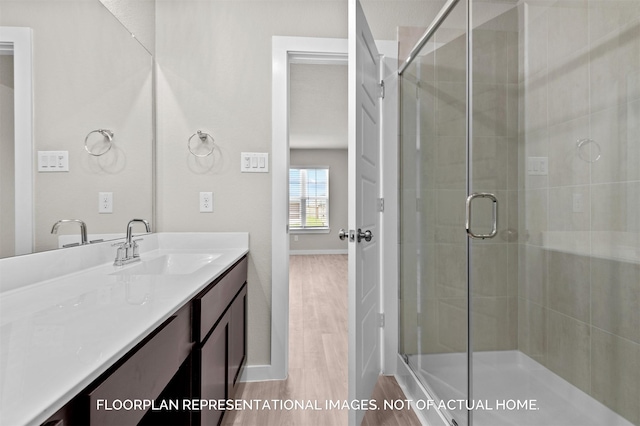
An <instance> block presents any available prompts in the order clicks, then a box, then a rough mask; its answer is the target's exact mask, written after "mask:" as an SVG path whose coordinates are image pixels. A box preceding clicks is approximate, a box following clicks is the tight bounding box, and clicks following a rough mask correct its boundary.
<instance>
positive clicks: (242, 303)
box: [227, 285, 247, 398]
mask: <svg viewBox="0 0 640 426" xmlns="http://www.w3.org/2000/svg"><path fill="white" fill-rule="evenodd" d="M246 312H247V286H246V285H245V286H243V287H242V290H240V293H238V295H237V296H236V298H235V300H234V301H233V303H232V304H231V316H230V319H229V374H228V379H227V380H228V385H229V397H230V398H232V397H233V395H234V394H235V389H236V387H237V383H238V379H239V378H240V374H241V373H242V368H241V367H242V365H244V360H245V357H246V354H247V332H246V331H247V328H246V327H247V324H246V320H245V319H246Z"/></svg>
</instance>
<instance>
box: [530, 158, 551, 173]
mask: <svg viewBox="0 0 640 426" xmlns="http://www.w3.org/2000/svg"><path fill="white" fill-rule="evenodd" d="M548 173H549V159H548V158H547V157H529V158H528V159H527V174H528V175H530V176H546V175H547V174H548Z"/></svg>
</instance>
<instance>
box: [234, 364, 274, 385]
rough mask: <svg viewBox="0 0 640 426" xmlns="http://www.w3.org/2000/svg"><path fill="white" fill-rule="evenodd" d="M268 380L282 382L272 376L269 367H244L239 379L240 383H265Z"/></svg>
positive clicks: (271, 370)
mask: <svg viewBox="0 0 640 426" xmlns="http://www.w3.org/2000/svg"><path fill="white" fill-rule="evenodd" d="M268 380H282V378H278V377H274V376H273V369H272V368H271V365H270V364H268V365H246V366H245V367H244V369H243V371H242V376H241V377H240V381H241V382H266V381H268Z"/></svg>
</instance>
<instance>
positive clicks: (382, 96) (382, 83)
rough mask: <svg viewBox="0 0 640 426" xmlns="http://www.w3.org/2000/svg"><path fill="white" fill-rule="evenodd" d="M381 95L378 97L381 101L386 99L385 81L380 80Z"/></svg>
mask: <svg viewBox="0 0 640 426" xmlns="http://www.w3.org/2000/svg"><path fill="white" fill-rule="evenodd" d="M379 87H380V93H379V94H378V97H379V98H380V99H384V80H380V85H379Z"/></svg>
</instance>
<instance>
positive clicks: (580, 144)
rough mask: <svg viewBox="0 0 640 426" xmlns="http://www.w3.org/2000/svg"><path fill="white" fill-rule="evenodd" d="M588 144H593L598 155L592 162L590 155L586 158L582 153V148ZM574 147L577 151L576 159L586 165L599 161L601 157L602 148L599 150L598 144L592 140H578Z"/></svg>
mask: <svg viewBox="0 0 640 426" xmlns="http://www.w3.org/2000/svg"><path fill="white" fill-rule="evenodd" d="M589 144H594V145H595V146H596V148H598V155H596V158H595V159H593V160H592V159H591V155H589V156H588V157H585V156H584V153H583V151H582V148H584V147H585V146H586V145H589ZM576 146H577V150H578V157H580V159H581V160H584V161H586V162H587V163H595V162H596V161H598V160H599V159H600V157H602V148H600V145H599V144H598V142H596V141H594V140H593V139H578V142H577V144H576Z"/></svg>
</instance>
